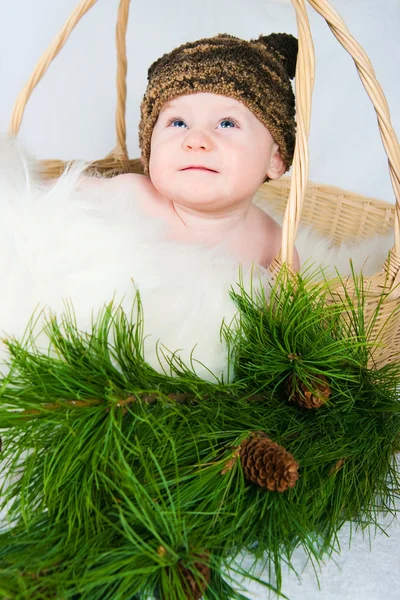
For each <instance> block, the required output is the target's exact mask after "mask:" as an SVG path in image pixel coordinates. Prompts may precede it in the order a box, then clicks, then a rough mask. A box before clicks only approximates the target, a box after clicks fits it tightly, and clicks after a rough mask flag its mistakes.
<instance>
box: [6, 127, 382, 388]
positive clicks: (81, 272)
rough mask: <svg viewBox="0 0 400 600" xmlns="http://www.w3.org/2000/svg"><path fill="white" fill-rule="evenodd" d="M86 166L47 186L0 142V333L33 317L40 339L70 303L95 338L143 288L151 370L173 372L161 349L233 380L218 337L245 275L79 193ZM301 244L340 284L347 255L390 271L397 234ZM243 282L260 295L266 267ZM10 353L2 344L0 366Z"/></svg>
mask: <svg viewBox="0 0 400 600" xmlns="http://www.w3.org/2000/svg"><path fill="white" fill-rule="evenodd" d="M83 167H84V163H81V164H80V165H77V166H75V167H73V168H72V169H71V170H70V171H69V172H68V173H66V174H64V175H63V176H62V177H61V178H59V179H58V180H57V181H56V183H55V184H54V183H53V184H52V185H49V184H46V183H44V182H43V181H42V180H41V178H40V177H39V175H38V172H37V168H36V166H35V160H34V159H33V158H32V157H30V156H29V155H28V153H27V152H26V151H25V150H24V149H23V148H21V147H20V146H19V144H18V143H16V142H15V141H14V140H12V139H10V138H7V137H3V138H2V139H0V281H1V294H0V334H1V335H2V336H7V335H13V336H16V337H21V336H22V335H23V334H24V332H25V330H26V327H27V324H28V322H29V319H30V317H31V316H32V314H33V312H34V311H35V310H36V314H41V318H40V319H39V321H38V325H37V327H36V330H37V331H38V330H39V329H38V327H39V325H40V323H41V322H42V321H43V316H44V315H45V314H46V313H47V314H48V313H49V309H51V311H52V312H53V313H58V314H59V313H60V312H62V311H63V310H64V308H65V301H71V302H72V304H73V307H74V310H75V313H76V317H77V323H78V326H79V327H80V328H81V329H82V330H90V326H91V321H92V316H93V315H95V314H96V313H97V311H98V310H99V309H101V308H102V307H103V306H104V304H106V303H108V302H109V301H110V300H111V299H113V298H114V299H115V302H116V304H119V303H121V304H122V306H123V307H124V310H125V311H126V312H127V313H130V312H131V309H132V304H133V300H134V297H135V292H136V289H139V291H140V294H141V299H142V302H143V310H144V333H145V335H146V336H147V337H146V341H145V348H144V350H145V358H146V360H147V361H148V362H149V363H150V364H151V365H152V366H153V367H155V368H157V369H161V368H166V366H167V365H166V361H165V360H163V361H162V362H161V365H160V362H159V356H160V353H159V352H158V351H157V345H158V344H159V347H160V348H163V350H164V352H167V353H168V351H170V352H172V353H177V354H178V355H179V356H180V358H182V359H183V360H184V362H185V363H186V364H187V365H189V364H190V361H191V359H192V365H193V368H194V370H195V371H196V373H197V374H198V375H199V376H200V377H204V378H207V379H211V380H213V379H214V377H213V375H212V374H211V373H213V374H214V375H215V376H216V377H218V378H221V377H224V378H225V379H226V378H227V377H228V374H227V359H228V356H227V348H226V346H225V344H224V342H223V340H221V336H220V328H221V324H222V322H223V321H225V322H226V323H228V324H229V323H231V322H232V319H233V318H234V315H235V313H236V308H235V305H234V303H233V301H232V300H231V298H230V296H229V290H230V289H231V287H232V286H233V288H234V289H235V288H236V290H238V287H237V282H238V281H239V279H240V271H239V265H238V264H237V263H236V262H235V261H234V260H233V259H231V258H229V257H228V256H227V255H226V254H225V253H224V251H223V245H222V244H221V246H219V247H216V248H213V249H205V248H204V247H202V246H196V245H189V244H185V243H182V242H172V241H165V240H163V236H162V233H163V232H162V225H161V224H160V222H158V221H155V220H154V219H150V218H149V217H147V216H145V215H143V214H142V213H141V212H139V211H138V210H137V207H136V206H135V204H134V202H132V200H131V199H130V198H127V197H124V195H123V194H121V193H114V194H113V195H110V193H109V192H105V191H104V187H103V186H93V187H87V186H86V187H84V188H82V189H79V188H77V182H78V180H79V177H80V175H81V173H82V169H83ZM274 216H276V215H274ZM278 218H279V217H278ZM296 245H297V249H298V251H299V254H300V259H301V262H302V264H304V263H305V262H307V261H311V262H316V263H317V264H324V265H325V266H330V267H332V265H335V266H337V267H338V269H339V270H340V272H341V273H343V274H345V273H347V272H349V257H350V256H352V258H353V260H354V263H355V267H356V270H360V269H361V267H362V266H363V264H364V262H365V259H366V258H367V256H368V255H369V259H368V261H367V263H366V267H367V268H368V272H370V273H373V272H375V271H376V270H378V269H379V268H380V266H381V265H382V264H383V261H384V259H385V257H386V255H387V252H388V250H389V249H390V247H391V245H392V236H387V237H386V238H377V239H376V240H368V242H365V243H363V244H361V245H360V246H359V247H358V248H355V247H351V246H350V245H344V246H342V247H341V248H339V249H338V248H331V247H330V245H329V242H328V241H326V240H324V239H323V238H322V237H320V236H318V235H317V234H315V233H313V232H312V230H311V229H310V228H303V229H300V231H299V235H298V239H297V244H296ZM365 272H366V270H365ZM242 277H243V283H244V284H245V285H247V286H249V285H250V281H251V280H253V287H254V288H258V287H259V286H260V285H263V286H264V287H268V286H267V282H268V273H267V272H266V271H265V270H264V269H261V268H258V269H257V273H254V272H253V273H251V269H250V268H247V269H246V268H244V270H243V272H242ZM40 311H43V312H42V313H41V312H40ZM133 315H135V312H133ZM41 342H42V343H43V344H44V343H45V338H44V337H43V336H42V337H40V336H39V338H38V343H41ZM0 344H1V342H0ZM4 352H5V349H4V345H3V349H2V348H1V346H0V364H1V360H2V353H3V359H4ZM1 368H3V371H4V370H5V367H4V365H3V367H1V366H0V371H1Z"/></svg>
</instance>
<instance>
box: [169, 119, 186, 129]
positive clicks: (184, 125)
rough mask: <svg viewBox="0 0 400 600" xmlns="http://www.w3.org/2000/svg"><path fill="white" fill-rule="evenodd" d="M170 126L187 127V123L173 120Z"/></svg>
mask: <svg viewBox="0 0 400 600" xmlns="http://www.w3.org/2000/svg"><path fill="white" fill-rule="evenodd" d="M170 125H172V126H173V127H182V125H183V127H187V125H186V123H185V121H182V119H172V121H171V122H170Z"/></svg>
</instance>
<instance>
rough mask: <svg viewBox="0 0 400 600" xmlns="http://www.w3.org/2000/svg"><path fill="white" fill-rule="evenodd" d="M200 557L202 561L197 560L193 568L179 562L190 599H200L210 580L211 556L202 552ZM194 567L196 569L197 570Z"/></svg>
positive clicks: (183, 584)
mask: <svg viewBox="0 0 400 600" xmlns="http://www.w3.org/2000/svg"><path fill="white" fill-rule="evenodd" d="M199 558H200V559H202V562H195V563H194V565H193V566H192V568H191V569H188V568H187V567H184V566H183V564H182V562H180V563H179V564H178V569H179V574H180V577H181V581H182V587H183V591H184V592H185V594H186V598H187V599H188V600H200V598H201V597H202V595H203V594H204V592H205V591H206V589H207V586H208V584H209V581H210V576H211V571H210V567H209V565H208V563H209V556H208V554H201V555H199ZM193 569H196V572H194V571H193Z"/></svg>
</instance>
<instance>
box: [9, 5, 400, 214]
mask: <svg viewBox="0 0 400 600" xmlns="http://www.w3.org/2000/svg"><path fill="white" fill-rule="evenodd" d="M331 4H332V6H333V7H334V8H335V9H336V10H337V11H338V12H339V13H340V14H341V16H342V17H343V19H344V21H345V22H346V24H347V26H348V27H349V29H350V31H351V33H352V34H353V35H354V37H355V38H356V40H357V41H358V42H359V43H360V44H361V45H362V47H363V48H364V49H365V50H366V52H367V54H368V56H369V57H370V59H371V61H372V64H373V66H374V68H375V71H376V74H377V77H378V81H379V82H380V83H381V85H382V87H383V90H384V92H385V94H386V96H387V100H388V103H389V107H390V109H391V116H392V123H393V126H394V129H395V131H396V132H397V134H398V135H399V133H400V103H399V100H400V77H399V74H400V0H379V2H376V0H332V2H331ZM76 5H77V0H57V2H54V0H35V1H34V2H32V1H31V0H16V1H15V2H10V1H9V0H0V7H1V12H0V15H1V19H0V131H4V130H6V129H7V127H8V122H9V119H10V116H11V112H12V107H13V103H14V101H15V99H16V97H17V95H18V93H19V92H20V90H21V89H22V87H23V86H24V85H25V83H26V82H27V80H28V78H29V76H30V74H31V73H32V72H33V69H34V67H35V64H36V62H37V61H38V59H39V58H40V56H41V55H42V53H43V52H44V51H45V50H46V48H47V47H48V45H49V44H50V43H51V41H52V40H53V38H54V37H55V36H56V34H57V33H58V32H59V30H60V29H61V27H62V25H63V23H64V22H65V20H66V19H67V18H68V16H69V15H70V13H71V12H72V10H73V9H74V8H75V6H76ZM117 7H118V0H99V1H98V2H97V4H96V5H95V6H94V7H93V8H92V9H91V11H89V12H88V13H87V14H86V15H85V17H83V19H82V20H81V22H80V23H79V25H78V26H77V28H76V29H75V30H74V31H73V32H72V34H71V36H70V39H69V40H68V42H67V44H66V46H65V47H64V48H63V50H62V51H61V53H60V54H59V55H58V57H57V58H56V59H55V61H54V62H53V63H52V65H51V66H50V68H49V70H48V71H47V73H46V75H45V77H44V79H43V80H42V82H41V83H40V84H39V85H38V87H37V88H36V90H35V91H34V93H33V95H32V97H31V99H30V101H29V103H28V107H27V110H26V113H25V118H24V121H23V124H22V128H21V132H20V139H21V141H23V142H25V143H26V144H27V145H28V147H30V148H31V149H32V150H33V151H34V153H35V154H36V155H37V156H38V158H62V159H71V158H85V159H96V158H103V157H104V156H105V155H106V154H107V153H108V152H109V151H110V150H112V149H113V148H114V146H115V131H114V111H115V102H116V92H115V69H116V63H115V43H114V36H115V20H116V14H117ZM309 14H310V20H311V27H312V31H313V39H314V44H315V52H316V59H317V68H316V81H315V92H314V97H313V112H312V114H313V117H312V125H311V134H310V151H311V157H310V160H311V165H310V179H311V180H313V181H317V182H322V183H327V184H331V185H337V186H339V187H343V188H345V189H347V190H352V191H355V192H358V193H360V194H363V195H366V196H371V197H375V198H381V199H383V200H387V201H389V202H393V201H394V196H393V191H392V188H391V184H390V180H389V175H388V169H387V159H386V155H385V153H384V151H383V147H382V143H381V140H380V136H379V132H378V127H377V122H376V117H375V113H374V110H373V108H372V105H371V103H370V101H369V99H368V97H367V95H366V92H365V91H364V88H363V87H362V84H361V81H360V79H359V77H358V75H357V72H356V69H355V67H354V63H353V61H352V59H351V58H350V56H349V55H348V54H347V52H346V51H345V50H344V49H343V48H342V47H341V46H340V44H339V42H337V40H336V39H335V38H334V36H333V35H332V33H331V32H330V30H329V28H328V26H327V25H326V23H325V21H324V19H323V18H322V17H320V15H319V14H317V13H316V12H315V11H314V9H312V8H311V7H310V8H309ZM294 15H295V13H294V8H293V6H292V4H291V2H290V1H289V0H196V1H194V0H168V1H165V2H164V1H162V0H146V1H145V2H137V1H132V2H131V9H130V19H129V29H128V37H127V46H128V106H127V129H128V149H129V154H130V156H131V157H132V158H134V157H138V156H139V149H138V144H137V127H138V122H139V105H140V101H141V98H142V96H143V93H144V90H145V86H146V75H147V68H148V67H149V65H150V64H151V62H152V61H154V60H155V59H157V58H158V57H159V56H161V55H162V54H163V53H164V52H168V51H170V50H171V49H172V48H174V47H176V46H177V45H179V44H181V43H184V42H187V41H190V40H194V39H198V38H200V37H203V36H205V37H208V36H212V35H215V34H217V33H222V32H226V33H230V34H233V35H237V36H239V37H243V38H246V39H251V38H255V37H258V35H260V34H261V33H262V34H268V33H271V32H273V31H275V32H280V31H286V32H288V33H293V34H295V35H296V32H297V29H296V22H295V16H294Z"/></svg>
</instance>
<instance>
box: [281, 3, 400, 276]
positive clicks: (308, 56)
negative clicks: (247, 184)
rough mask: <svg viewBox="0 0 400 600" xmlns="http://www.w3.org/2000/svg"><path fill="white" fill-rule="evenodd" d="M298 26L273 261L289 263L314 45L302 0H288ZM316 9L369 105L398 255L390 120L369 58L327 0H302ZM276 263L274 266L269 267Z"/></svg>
mask: <svg viewBox="0 0 400 600" xmlns="http://www.w3.org/2000/svg"><path fill="white" fill-rule="evenodd" d="M291 2H292V4H293V6H294V8H295V10H296V19H297V27H298V38H299V52H298V59H297V67H296V80H295V81H296V104H297V135H296V146H295V152H294V158H293V172H292V177H291V187H290V193H289V199H288V203H287V206H286V211H285V217H284V222H283V226H282V246H281V251H280V254H279V256H278V264H279V263H283V262H287V263H288V265H292V264H293V253H294V240H295V237H296V232H297V229H298V225H299V221H300V216H301V212H302V207H303V202H304V196H305V191H306V187H307V179H308V142H307V140H308V134H309V127H310V115H311V95H312V87H313V83H314V49H313V43H312V37H311V31H310V24H309V21H308V17H307V11H306V7H305V1H304V0H291ZM308 2H309V4H311V6H312V7H313V8H314V9H315V10H316V11H317V12H319V14H320V15H322V16H323V17H324V18H325V20H326V22H327V24H328V26H329V27H330V29H331V31H332V32H333V34H334V35H335V37H336V38H337V40H338V41H339V42H340V44H341V45H342V46H343V47H344V48H345V50H347V52H348V53H349V54H350V55H351V57H352V58H353V60H354V62H355V65H356V67H357V71H358V73H359V76H360V78H361V81H362V83H363V85H364V88H365V90H366V91H367V94H368V96H369V98H370V100H371V102H372V104H373V105H374V108H375V112H376V115H377V119H378V125H379V130H380V135H381V139H382V142H383V146H384V149H385V152H386V154H387V157H388V161H389V172H390V178H391V182H392V186H393V191H394V194H395V198H396V205H395V220H394V234H395V235H394V237H395V239H394V244H395V245H394V251H395V254H396V256H397V257H400V146H399V142H398V140H397V137H396V134H395V132H394V129H393V126H392V124H391V121H390V113H389V107H388V104H387V101H386V98H385V95H384V93H383V90H382V88H381V86H380V85H379V83H378V81H377V79H376V76H375V71H374V69H373V67H372V64H371V62H370V60H369V58H368V56H367V55H366V53H365V52H364V50H363V49H362V48H361V46H360V45H359V44H358V42H356V40H355V39H354V38H353V36H352V35H351V34H350V32H349V30H348V28H347V27H346V25H345V23H344V21H343V19H342V18H341V17H340V16H339V15H338V13H337V12H336V11H335V10H334V9H333V8H332V7H331V6H330V5H329V3H328V2H327V0H308ZM275 268H276V267H275Z"/></svg>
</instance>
